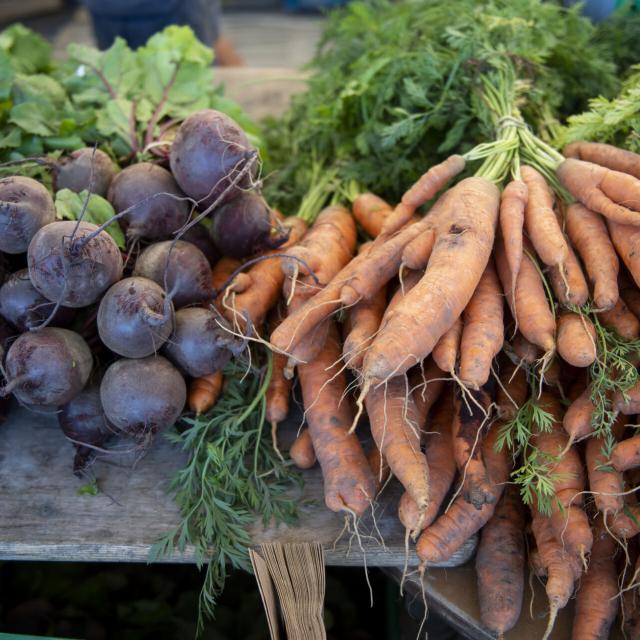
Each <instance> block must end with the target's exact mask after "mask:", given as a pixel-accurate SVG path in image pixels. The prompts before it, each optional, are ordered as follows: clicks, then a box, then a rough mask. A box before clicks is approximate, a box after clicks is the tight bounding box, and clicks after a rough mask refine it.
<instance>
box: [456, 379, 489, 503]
mask: <svg viewBox="0 0 640 640" xmlns="http://www.w3.org/2000/svg"><path fill="white" fill-rule="evenodd" d="M469 395H470V396H471V398H470V399H469V398H465V399H463V398H461V393H460V391H456V394H455V402H454V407H455V410H454V416H453V424H452V426H451V435H452V438H453V457H454V459H455V461H456V465H457V467H458V471H459V472H460V476H461V477H462V478H463V481H462V496H463V497H464V499H465V500H466V501H467V502H470V503H471V504H472V505H473V506H474V507H475V508H476V509H481V508H482V505H484V504H485V503H486V502H489V503H492V502H495V499H496V496H495V491H494V486H493V483H492V481H491V478H490V477H489V472H488V470H487V467H486V466H485V462H484V460H483V458H482V451H483V447H482V439H483V438H482V437H483V431H484V430H486V426H487V425H488V424H489V422H490V404H491V397H490V395H489V390H488V389H486V388H483V389H478V390H477V391H469Z"/></svg>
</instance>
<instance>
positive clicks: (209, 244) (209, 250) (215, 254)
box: [180, 224, 220, 267]
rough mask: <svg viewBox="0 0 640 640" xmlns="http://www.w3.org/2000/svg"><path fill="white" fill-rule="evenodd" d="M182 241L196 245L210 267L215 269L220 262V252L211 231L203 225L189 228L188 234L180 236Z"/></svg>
mask: <svg viewBox="0 0 640 640" xmlns="http://www.w3.org/2000/svg"><path fill="white" fill-rule="evenodd" d="M180 239H181V240H184V241H185V242H190V243H191V244H195V245H196V247H198V249H200V251H202V253H204V255H205V258H206V259H207V260H208V261H209V266H210V267H213V266H214V265H215V264H216V263H217V262H218V260H220V251H218V247H216V245H215V243H214V242H213V238H212V237H211V234H210V233H209V230H208V229H207V227H205V226H204V225H203V224H196V225H194V226H193V227H191V228H189V229H188V230H187V231H186V233H184V234H183V235H182V236H180Z"/></svg>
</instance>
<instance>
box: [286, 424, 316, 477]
mask: <svg viewBox="0 0 640 640" xmlns="http://www.w3.org/2000/svg"><path fill="white" fill-rule="evenodd" d="M289 457H290V458H291V459H292V460H293V463H294V464H295V465H296V467H298V469H311V467H313V465H314V464H315V463H316V452H315V451H314V450H313V442H311V435H310V433H309V429H307V428H306V427H305V428H304V429H303V430H302V431H301V432H300V434H299V435H298V437H297V438H296V439H295V440H294V441H293V444H292V445H291V449H289Z"/></svg>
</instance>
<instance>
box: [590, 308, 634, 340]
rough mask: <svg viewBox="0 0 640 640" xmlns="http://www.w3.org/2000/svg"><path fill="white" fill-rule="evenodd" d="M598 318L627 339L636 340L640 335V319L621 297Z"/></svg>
mask: <svg viewBox="0 0 640 640" xmlns="http://www.w3.org/2000/svg"><path fill="white" fill-rule="evenodd" d="M598 320H599V321H600V322H601V323H602V324H603V325H604V326H605V327H607V329H612V330H613V331H615V332H616V333H617V334H618V335H619V336H620V337H621V338H624V339H625V340H635V339H637V338H638V337H639V336H640V320H638V318H636V317H635V316H634V315H633V313H631V311H630V310H629V307H627V305H626V304H625V303H624V300H622V299H621V298H618V301H617V302H616V303H615V305H614V306H613V307H612V308H611V309H609V310H608V311H601V312H600V313H598Z"/></svg>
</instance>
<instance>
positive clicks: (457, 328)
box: [431, 318, 463, 373]
mask: <svg viewBox="0 0 640 640" xmlns="http://www.w3.org/2000/svg"><path fill="white" fill-rule="evenodd" d="M462 327H463V325H462V318H458V319H457V320H456V321H455V322H454V323H453V324H452V325H451V327H449V329H448V331H446V332H445V333H444V334H443V335H442V336H441V337H440V340H438V342H436V346H435V347H433V351H432V352H431V357H432V358H433V361H434V362H435V363H436V364H437V365H438V368H439V369H441V370H442V371H446V372H447V373H451V372H453V371H455V368H456V363H457V361H458V352H459V351H460V337H461V336H462Z"/></svg>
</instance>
